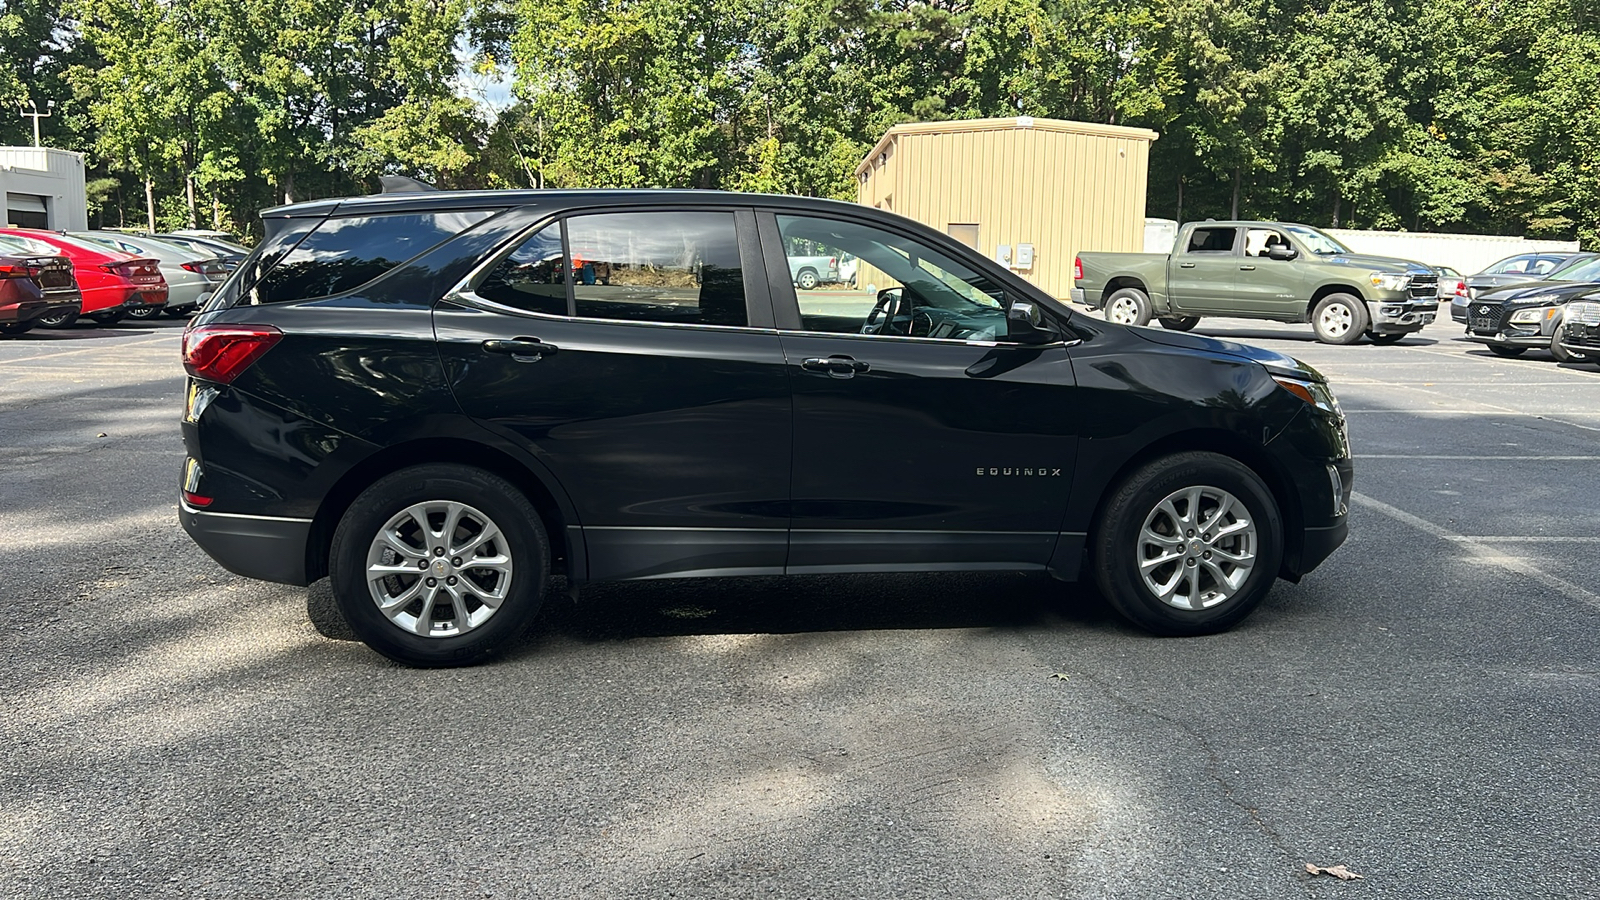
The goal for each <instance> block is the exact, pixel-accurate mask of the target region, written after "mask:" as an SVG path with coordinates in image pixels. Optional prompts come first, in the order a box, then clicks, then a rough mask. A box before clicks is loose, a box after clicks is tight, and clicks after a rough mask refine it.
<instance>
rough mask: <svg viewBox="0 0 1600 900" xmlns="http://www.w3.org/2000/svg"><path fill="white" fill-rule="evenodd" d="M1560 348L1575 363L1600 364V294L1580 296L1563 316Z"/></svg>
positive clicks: (1593, 292)
mask: <svg viewBox="0 0 1600 900" xmlns="http://www.w3.org/2000/svg"><path fill="white" fill-rule="evenodd" d="M1559 333H1560V335H1561V337H1560V341H1559V343H1560V346H1561V349H1562V350H1563V351H1565V352H1566V354H1567V358H1568V359H1569V360H1571V361H1573V362H1594V363H1600V292H1595V291H1591V292H1589V293H1586V294H1581V295H1579V296H1578V297H1577V298H1576V299H1574V300H1572V301H1570V302H1568V303H1567V308H1566V310H1565V311H1564V313H1563V315H1562V323H1561V329H1560V332H1559Z"/></svg>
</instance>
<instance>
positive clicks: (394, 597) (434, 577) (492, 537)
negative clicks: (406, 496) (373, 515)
mask: <svg viewBox="0 0 1600 900" xmlns="http://www.w3.org/2000/svg"><path fill="white" fill-rule="evenodd" d="M512 574H513V573H512V562H511V554H510V552H509V551H508V548H507V547H506V544H505V538H504V537H503V536H502V533H501V531H500V528H499V526H497V525H496V524H495V523H494V521H493V520H492V519H490V518H489V517H488V516H487V515H484V514H483V513H482V512H481V511H479V510H477V509H474V508H473V507H471V506H468V505H466V504H464V503H458V502H455V501H452V500H428V501H425V502H422V503H417V504H413V505H411V506H408V507H406V508H405V509H403V510H401V511H400V512H398V513H396V514H395V515H394V516H393V517H391V518H390V519H389V521H388V522H387V523H385V524H384V526H383V527H382V528H381V529H379V530H378V533H377V535H375V536H374V537H373V539H372V544H371V546H370V547H369V549H368V551H367V574H366V580H367V590H368V591H369V592H370V594H371V595H372V600H373V602H374V603H376V604H377V606H378V610H379V611H380V612H382V613H383V615H384V616H385V617H387V618H388V619H389V621H390V622H392V623H394V625H395V626H396V627H398V628H400V629H401V630H403V631H407V632H410V633H412V634H415V635H419V636H421V637H430V638H446V637H456V636H458V635H461V634H465V633H466V632H469V631H471V630H473V629H475V628H478V627H479V626H481V625H483V624H484V623H485V622H487V621H488V620H489V618H490V617H491V616H493V615H494V614H495V613H496V612H498V611H499V609H500V605H501V603H503V602H504V601H505V599H506V598H507V597H508V596H509V590H510V587H511V577H512Z"/></svg>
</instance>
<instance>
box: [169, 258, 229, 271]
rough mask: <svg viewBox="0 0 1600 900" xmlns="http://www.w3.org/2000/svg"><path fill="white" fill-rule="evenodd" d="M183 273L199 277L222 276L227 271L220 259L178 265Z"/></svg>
mask: <svg viewBox="0 0 1600 900" xmlns="http://www.w3.org/2000/svg"><path fill="white" fill-rule="evenodd" d="M179 265H180V266H182V267H183V269H184V271H187V272H194V273H196V274H200V275H222V274H224V273H225V272H227V271H228V269H227V267H226V266H224V265H223V264H222V260H220V259H200V260H195V261H194V262H186V263H179Z"/></svg>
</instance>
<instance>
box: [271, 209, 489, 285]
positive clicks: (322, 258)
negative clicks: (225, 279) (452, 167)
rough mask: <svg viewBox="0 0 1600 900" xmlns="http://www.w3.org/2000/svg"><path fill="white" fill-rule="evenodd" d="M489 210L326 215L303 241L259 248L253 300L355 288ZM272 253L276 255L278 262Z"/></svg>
mask: <svg viewBox="0 0 1600 900" xmlns="http://www.w3.org/2000/svg"><path fill="white" fill-rule="evenodd" d="M490 215H491V212H490V211H489V210H450V211H447V212H429V213H389V214H386V215H376V216H343V217H337V218H329V219H324V220H322V222H321V223H320V224H319V225H317V226H316V229H315V230H314V231H312V232H311V233H310V234H308V235H306V236H305V237H304V238H303V239H302V240H301V241H300V242H299V244H297V245H296V244H289V247H290V248H292V249H289V250H287V252H283V251H282V249H280V248H274V252H272V253H270V254H269V253H268V252H265V251H266V250H267V249H268V248H267V247H266V245H263V247H262V250H263V251H264V252H262V253H258V254H257V256H256V257H255V259H254V260H253V264H252V265H250V266H248V268H249V269H251V270H252V273H255V274H254V278H253V279H252V280H253V284H245V283H244V282H243V281H241V286H242V287H243V288H244V291H245V296H246V297H247V298H248V302H250V303H283V302H286V301H290V300H313V299H316V298H318V297H328V296H332V295H333V294H342V293H344V292H346V291H351V290H355V289H356V288H358V287H361V286H362V285H364V284H366V283H367V282H369V281H372V280H373V279H375V278H377V277H378V276H380V275H383V274H384V273H385V272H388V271H389V270H390V269H393V268H395V267H396V266H398V265H400V264H401V263H403V262H405V261H406V260H408V259H411V258H413V257H415V256H417V255H419V254H421V253H422V252H424V251H426V250H428V249H430V248H432V247H434V246H437V245H438V244H440V243H442V242H444V241H446V240H449V239H450V238H452V237H455V236H456V235H457V234H460V233H461V232H463V231H465V230H467V229H468V228H471V227H472V226H473V225H476V224H477V223H479V222H481V221H483V220H484V219H487V218H488V217H489V216H490ZM272 256H277V257H278V259H277V262H276V264H273V260H272V259H271V257H272Z"/></svg>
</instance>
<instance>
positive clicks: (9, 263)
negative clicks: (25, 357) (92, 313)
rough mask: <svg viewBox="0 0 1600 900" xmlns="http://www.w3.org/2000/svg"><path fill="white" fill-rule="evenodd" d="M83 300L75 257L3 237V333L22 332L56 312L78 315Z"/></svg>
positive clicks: (0, 314)
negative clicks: (75, 273) (73, 274)
mask: <svg viewBox="0 0 1600 900" xmlns="http://www.w3.org/2000/svg"><path fill="white" fill-rule="evenodd" d="M82 303H83V299H82V297H80V296H79V294H78V283H77V282H76V281H75V280H73V277H72V260H70V259H67V258H66V257H65V256H58V255H56V254H54V253H39V252H37V247H36V246H35V245H32V244H28V243H25V242H23V241H17V240H14V239H11V238H5V237H0V334H5V335H9V334H22V333H23V332H25V331H30V330H32V329H33V326H35V325H37V324H39V320H40V319H41V318H43V317H46V316H52V315H63V314H65V315H74V316H75V315H77V314H78V310H79V309H80V308H81V306H82Z"/></svg>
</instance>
